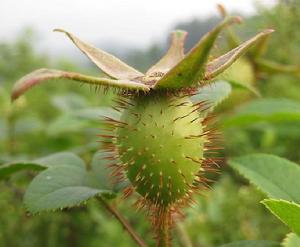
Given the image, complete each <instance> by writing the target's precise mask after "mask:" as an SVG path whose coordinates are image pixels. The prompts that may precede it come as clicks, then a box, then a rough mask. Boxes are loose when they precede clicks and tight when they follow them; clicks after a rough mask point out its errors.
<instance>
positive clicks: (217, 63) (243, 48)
mask: <svg viewBox="0 0 300 247" xmlns="http://www.w3.org/2000/svg"><path fill="white" fill-rule="evenodd" d="M272 32H274V30H271V29H268V30H264V31H262V32H260V33H259V34H257V35H256V36H254V37H253V38H251V39H249V40H247V41H245V42H244V43H242V44H241V45H239V46H238V47H236V48H234V49H233V50H231V51H229V52H227V53H226V54H224V55H222V56H220V57H218V58H216V59H214V60H213V61H211V62H209V63H208V64H207V66H206V74H205V79H207V80H209V79H211V78H214V77H216V76H217V75H219V74H221V73H222V72H223V71H224V70H226V69H227V68H228V67H229V66H230V65H231V64H233V63H234V62H235V61H236V60H237V59H238V58H239V57H241V56H242V55H244V54H245V53H246V52H247V51H248V50H249V49H250V48H251V47H252V46H253V45H255V44H257V42H259V41H260V40H262V39H264V38H265V37H266V36H268V35H270V34H271V33H272Z"/></svg>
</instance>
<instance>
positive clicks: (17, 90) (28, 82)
mask: <svg viewBox="0 0 300 247" xmlns="http://www.w3.org/2000/svg"><path fill="white" fill-rule="evenodd" d="M52 79H68V80H72V81H79V82H82V83H87V84H91V85H95V86H107V87H115V88H120V89H125V90H126V89H128V90H137V91H149V90H150V89H149V87H148V86H146V85H144V84H142V83H138V82H133V81H130V80H114V79H108V78H100V77H94V76H88V75H83V74H79V73H75V72H67V71H61V70H53V69H38V70H35V71H33V72H31V73H30V74H27V75H26V76H24V77H22V78H21V79H20V80H19V81H17V82H16V84H15V85H14V87H13V90H12V95H11V98H12V100H15V99H17V98H18V97H20V96H21V95H22V94H24V93H25V92H26V91H28V90H29V89H30V88H32V87H33V86H36V85H38V84H40V83H42V82H44V81H48V80H52Z"/></svg>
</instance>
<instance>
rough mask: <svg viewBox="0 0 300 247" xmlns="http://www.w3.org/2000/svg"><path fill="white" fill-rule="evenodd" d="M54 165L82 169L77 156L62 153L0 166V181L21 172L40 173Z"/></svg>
mask: <svg viewBox="0 0 300 247" xmlns="http://www.w3.org/2000/svg"><path fill="white" fill-rule="evenodd" d="M56 165H58V166H59V165H65V166H68V165H71V166H76V167H84V163H83V161H82V160H81V159H80V158H79V157H78V156H76V155H75V154H73V153H68V152H62V153H56V154H52V155H49V156H46V157H42V158H39V159H36V160H32V161H16V162H11V163H7V164H4V165H1V166H0V179H4V178H7V177H8V176H10V175H12V174H14V173H16V172H19V171H22V170H34V171H41V170H44V169H46V168H49V167H52V166H56Z"/></svg>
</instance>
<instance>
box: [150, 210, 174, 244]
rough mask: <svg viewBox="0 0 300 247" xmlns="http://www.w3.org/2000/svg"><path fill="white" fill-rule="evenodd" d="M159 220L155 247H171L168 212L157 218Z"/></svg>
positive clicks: (169, 216)
mask: <svg viewBox="0 0 300 247" xmlns="http://www.w3.org/2000/svg"><path fill="white" fill-rule="evenodd" d="M158 217H159V218H160V217H161V219H160V220H159V221H160V222H159V223H158V226H154V227H157V229H156V231H157V245H156V246H157V247H171V246H172V242H171V235H170V227H171V214H170V212H169V210H167V211H165V212H164V213H163V214H162V215H161V216H158Z"/></svg>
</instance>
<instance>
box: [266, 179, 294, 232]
mask: <svg viewBox="0 0 300 247" xmlns="http://www.w3.org/2000/svg"><path fill="white" fill-rule="evenodd" d="M298 180H299V177H298ZM290 181H291V182H292V181H293V180H290ZM292 183H293V182H292ZM298 192H299V187H298ZM262 203H263V204H264V205H265V206H266V207H267V209H269V210H270V211H271V212H272V213H273V214H274V215H275V216H277V217H278V219H280V220H281V221H282V222H283V223H285V224H286V225H287V226H289V227H290V228H291V230H292V231H293V232H295V233H297V234H298V235H299V236H300V205H299V204H297V203H294V202H288V201H285V200H275V199H265V200H263V201H262Z"/></svg>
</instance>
